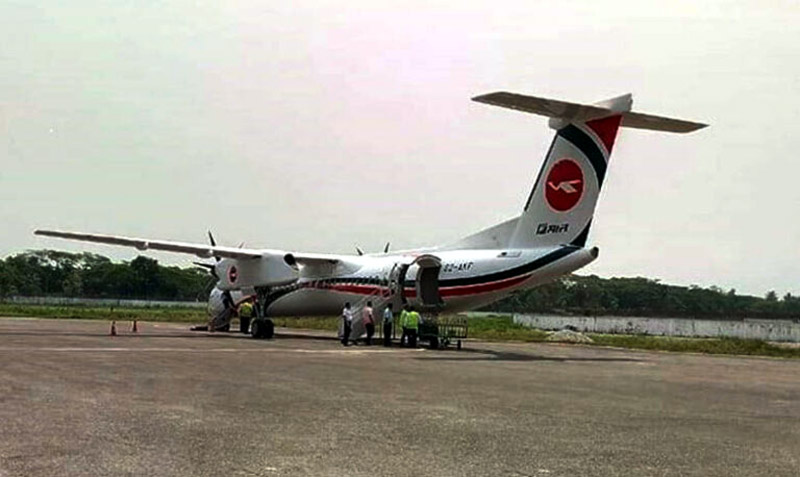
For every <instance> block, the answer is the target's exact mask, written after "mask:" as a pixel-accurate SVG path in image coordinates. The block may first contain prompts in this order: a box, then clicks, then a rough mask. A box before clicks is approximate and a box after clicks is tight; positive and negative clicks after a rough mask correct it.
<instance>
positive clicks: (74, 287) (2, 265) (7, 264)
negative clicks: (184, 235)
mask: <svg viewBox="0 0 800 477" xmlns="http://www.w3.org/2000/svg"><path fill="white" fill-rule="evenodd" d="M210 280H211V277H210V275H209V274H208V272H207V271H205V270H200V269H197V268H180V267H165V266H163V265H160V264H159V263H158V261H156V260H154V259H152V258H147V257H142V256H139V257H136V258H135V259H133V260H131V261H129V262H116V263H115V262H112V261H111V260H110V259H109V258H107V257H104V256H102V255H98V254H94V253H86V252H84V253H69V252H60V251H56V250H35V251H29V252H24V253H19V254H16V255H12V256H9V257H6V258H5V259H2V260H0V297H8V296H59V297H79V298H125V299H144V300H174V301H195V300H198V299H199V300H205V299H207V297H208V294H207V293H208V289H209V287H210Z"/></svg>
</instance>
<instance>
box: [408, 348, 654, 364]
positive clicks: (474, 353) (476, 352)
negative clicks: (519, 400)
mask: <svg viewBox="0 0 800 477" xmlns="http://www.w3.org/2000/svg"><path fill="white" fill-rule="evenodd" d="M465 354H466V355H467V356H464V355H465ZM416 359H418V360H422V361H491V362H496V361H556V362H569V361H599V362H604V361H607V362H615V361H617V362H639V361H641V359H638V358H617V357H600V356H598V357H591V358H582V357H571V358H564V357H560V356H541V355H537V354H531V353H516V352H513V351H495V350H489V349H476V348H464V349H461V350H460V351H452V352H448V351H445V352H442V354H441V355H438V356H430V355H428V356H420V357H418V358H416Z"/></svg>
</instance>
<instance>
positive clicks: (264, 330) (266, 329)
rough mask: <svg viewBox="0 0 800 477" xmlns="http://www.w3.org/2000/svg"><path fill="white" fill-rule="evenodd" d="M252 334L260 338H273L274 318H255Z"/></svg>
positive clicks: (251, 327) (251, 326) (251, 328)
mask: <svg viewBox="0 0 800 477" xmlns="http://www.w3.org/2000/svg"><path fill="white" fill-rule="evenodd" d="M250 335H251V336H252V337H253V338H255V339H258V340H263V339H267V340H268V339H271V338H272V337H273V336H275V323H273V322H272V320H253V322H252V323H251V324H250Z"/></svg>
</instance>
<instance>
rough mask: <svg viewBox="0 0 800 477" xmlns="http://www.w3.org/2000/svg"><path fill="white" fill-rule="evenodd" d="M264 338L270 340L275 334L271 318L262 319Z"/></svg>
mask: <svg viewBox="0 0 800 477" xmlns="http://www.w3.org/2000/svg"><path fill="white" fill-rule="evenodd" d="M263 325H264V338H266V339H268V340H271V339H272V338H273V337H274V336H275V323H274V322H273V321H272V320H264V324H263Z"/></svg>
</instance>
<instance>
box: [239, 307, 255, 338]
mask: <svg viewBox="0 0 800 477" xmlns="http://www.w3.org/2000/svg"><path fill="white" fill-rule="evenodd" d="M254 311H255V309H254V308H253V304H252V303H250V302H249V301H246V302H244V303H242V304H241V305H239V331H240V332H242V333H248V332H249V331H250V321H251V320H252V319H253V312H254Z"/></svg>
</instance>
